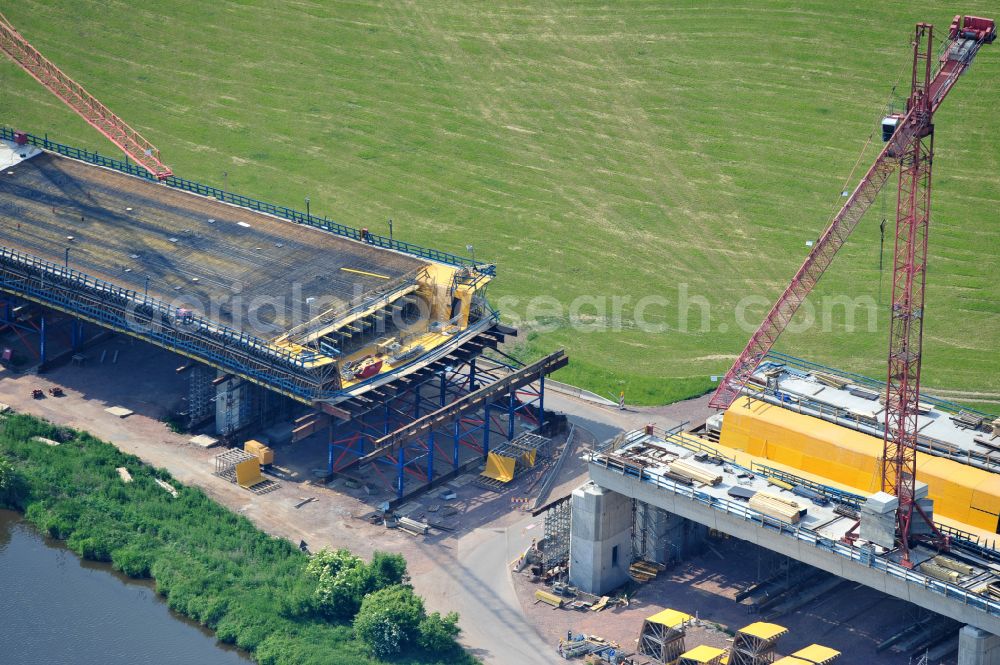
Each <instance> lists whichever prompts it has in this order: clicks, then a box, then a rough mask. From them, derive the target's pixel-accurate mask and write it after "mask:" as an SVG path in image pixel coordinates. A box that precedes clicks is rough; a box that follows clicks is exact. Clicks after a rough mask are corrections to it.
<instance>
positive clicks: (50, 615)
mask: <svg viewBox="0 0 1000 665" xmlns="http://www.w3.org/2000/svg"><path fill="white" fill-rule="evenodd" d="M0 627H2V628H0V634H2V636H3V638H2V640H0V664H3V665H6V664H8V663H9V664H11V665H14V664H15V663H16V664H17V665H63V664H65V665H138V664H145V663H149V664H150V665H247V663H251V662H252V661H251V660H250V659H249V658H248V657H246V656H245V655H243V654H242V653H241V652H239V651H237V650H235V649H232V648H225V647H222V646H220V645H218V643H217V642H216V640H215V638H214V637H213V636H212V634H211V633H210V632H208V631H206V630H205V629H204V628H202V627H201V626H199V625H197V624H195V623H193V622H190V621H187V620H185V619H183V618H181V617H179V616H177V615H176V614H174V613H173V612H171V611H170V609H169V608H168V607H167V606H166V604H165V603H164V601H163V599H162V598H160V597H159V596H158V595H157V594H156V591H155V590H154V589H153V585H152V583H150V582H148V581H136V580H131V579H129V578H127V577H124V576H122V575H119V574H118V573H116V572H114V571H113V570H112V569H111V567H110V566H108V565H105V564H94V563H90V562H87V561H81V560H80V559H79V558H78V557H77V556H76V555H75V554H74V553H73V552H70V551H69V550H67V549H65V548H64V547H61V546H60V545H58V544H57V543H55V542H53V541H52V540H50V539H47V538H43V537H42V536H41V535H39V533H38V532H37V531H35V530H34V528H33V527H31V526H30V525H29V524H27V523H26V522H24V521H23V520H22V519H21V517H20V516H19V515H18V514H17V513H12V512H10V511H6V510H0Z"/></svg>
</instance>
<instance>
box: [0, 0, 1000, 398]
mask: <svg viewBox="0 0 1000 665" xmlns="http://www.w3.org/2000/svg"><path fill="white" fill-rule="evenodd" d="M997 9H998V7H997V6H996V4H995V3H990V2H986V1H984V0H970V1H969V2H966V3H965V4H963V5H961V6H956V7H955V8H950V7H949V8H942V7H941V6H940V4H939V3H934V2H929V1H922V2H909V1H907V2H903V1H899V0H896V1H892V2H880V3H871V2H860V1H858V0H840V1H837V2H833V1H827V0H822V1H821V0H815V1H813V2H809V3H791V2H781V1H772V0H759V1H758V2H725V3H714V2H704V1H702V2H684V1H677V2H670V3H666V2H631V1H621V2H614V3H591V2H575V3H567V2H554V1H550V0H538V1H533V2H509V1H506V2H505V1H504V0H500V1H499V2H489V3H482V2H444V1H441V0H421V1H420V2H364V1H362V2H351V3H348V2H343V3H341V2H329V1H326V0H311V1H310V0H300V1H296V2H278V1H274V0H270V1H265V0H245V1H242V2H232V1H224V0H219V1H213V2H209V3H205V2H193V1H190V0H178V1H176V2H172V3H154V4H151V3H140V2H122V1H120V0H108V1H107V2H89V1H88V2H84V1H77V2H67V1H63V2H58V1H53V0H46V1H45V2H42V1H40V0H21V1H20V2H18V3H12V4H9V5H8V6H7V7H6V8H5V9H4V11H5V12H6V14H7V17H8V18H9V19H10V20H11V21H12V22H13V23H14V24H15V25H16V26H18V27H19V28H20V29H21V31H22V32H23V33H24V34H25V35H26V36H27V37H28V38H29V39H30V40H31V41H32V42H33V43H34V44H35V45H36V46H37V47H38V48H39V49H40V50H42V51H43V52H44V53H45V54H47V55H48V57H49V58H51V59H52V60H53V61H54V62H56V64H58V65H59V66H60V67H62V68H63V69H64V70H65V71H66V72H68V73H69V74H70V75H71V76H73V77H75V78H76V79H77V80H78V81H80V82H81V83H83V84H84V85H86V86H87V87H88V89H89V90H90V91H91V92H92V93H94V94H95V95H96V96H97V97H99V98H100V99H101V100H102V101H104V102H105V103H106V104H107V105H109V106H110V107H111V108H112V109H114V110H115V111H116V112H117V113H119V114H120V115H122V116H123V117H124V118H125V119H126V120H127V121H129V122H130V123H132V124H133V125H134V126H136V127H137V128H138V129H140V131H142V132H143V133H145V134H146V135H147V137H149V138H150V139H151V140H153V142H154V143H156V144H157V145H158V146H159V147H160V149H161V151H162V154H163V157H164V159H165V160H166V161H167V163H169V164H170V165H171V166H172V167H173V168H174V171H175V172H176V173H178V174H179V175H181V176H184V177H187V178H191V179H196V180H200V181H203V182H207V183H211V184H215V185H222V184H223V172H228V181H229V187H230V188H231V189H233V190H234V191H238V192H240V193H244V194H248V195H252V196H256V197H258V198H262V199H265V200H272V201H275V202H279V203H284V204H288V205H292V206H298V207H302V206H303V205H304V204H303V200H304V198H305V197H306V196H309V197H310V198H311V202H312V211H313V212H314V213H320V214H327V215H329V216H331V217H333V218H334V219H337V220H338V221H341V222H344V223H347V224H351V225H354V226H366V227H369V228H371V229H372V230H373V231H377V232H383V233H384V232H386V230H387V227H386V220H387V219H388V218H390V217H391V218H392V219H393V220H394V224H395V232H396V235H397V237H402V238H404V239H406V240H410V241H414V242H419V243H422V244H426V245H430V246H433V247H437V248H440V249H444V250H450V251H459V252H462V253H465V252H464V248H465V246H466V245H467V244H471V245H474V247H475V254H476V257H477V258H480V259H492V260H495V261H497V263H498V265H499V271H500V272H499V275H500V278H499V279H498V280H497V282H496V283H495V284H494V285H493V286H492V287H491V297H492V299H493V300H494V302H495V303H496V304H498V305H499V306H500V308H501V309H502V310H503V311H504V312H505V315H507V316H508V317H509V318H510V320H511V321H512V322H515V323H519V324H520V325H521V327H522V328H523V329H525V330H526V331H530V330H532V328H533V326H532V324H534V326H535V328H538V327H539V326H540V329H536V331H535V332H533V333H530V334H529V335H527V336H526V338H525V341H524V342H523V346H524V348H523V349H522V352H523V353H525V354H526V355H528V354H532V353H541V352H542V351H546V350H551V349H553V348H556V347H559V346H564V347H566V348H567V350H568V351H569V353H570V355H571V357H572V363H571V366H570V367H569V368H567V369H566V370H563V371H562V372H561V373H560V376H558V377H557V378H560V379H562V380H564V381H568V382H574V383H579V384H581V385H583V386H585V387H587V388H590V389H592V390H594V391H596V392H599V393H602V394H608V393H617V391H618V390H619V389H622V388H624V389H625V390H626V395H627V399H628V400H629V401H630V402H635V403H647V404H648V403H659V402H664V401H667V400H671V399H676V398H679V397H683V396H687V395H690V394H694V393H698V392H702V391H704V390H706V389H707V388H709V387H710V386H711V384H710V383H709V381H708V376H709V375H710V374H720V373H723V372H724V371H725V370H726V369H727V367H728V365H729V363H730V361H731V359H732V358H733V356H734V355H735V354H736V353H738V352H739V351H740V350H741V349H742V347H743V344H744V343H745V341H746V339H747V338H748V337H749V330H746V329H745V327H741V326H740V325H737V324H738V319H737V316H736V314H737V312H736V311H735V308H736V306H737V305H738V304H739V303H740V302H741V300H742V301H743V302H744V304H746V301H745V300H743V299H745V298H747V297H755V298H757V300H756V301H754V302H751V303H750V305H751V306H750V307H745V308H743V310H742V315H743V319H745V320H746V322H748V323H749V324H752V325H755V324H756V323H758V322H759V320H760V319H761V318H762V317H763V315H764V312H765V311H766V307H767V305H765V304H764V303H765V302H767V301H771V300H772V299H773V298H774V297H776V296H777V294H778V293H779V292H780V291H781V289H782V288H783V287H784V286H785V284H786V283H787V281H788V280H789V279H790V278H791V276H792V275H793V274H794V272H795V270H796V269H797V267H798V265H799V264H800V262H801V261H802V259H803V258H804V256H805V253H806V251H807V248H806V246H805V241H806V240H809V239H815V238H816V237H818V236H819V234H820V232H821V231H822V229H823V227H824V226H825V224H826V222H827V220H828V219H829V216H830V215H831V213H832V212H833V211H834V209H835V207H836V206H837V205H838V204H839V202H840V201H841V198H840V192H841V189H842V187H843V183H844V179H845V177H846V176H847V174H848V173H849V172H850V171H851V168H852V166H853V165H854V163H855V161H856V159H857V158H858V155H859V152H860V150H861V147H862V145H863V144H864V141H865V139H866V138H867V137H868V135H869V132H870V131H871V130H872V128H873V126H874V124H875V122H876V121H877V119H878V117H879V113H880V110H881V109H882V108H883V106H884V104H885V103H886V101H887V100H888V98H889V93H890V90H891V88H892V86H893V84H894V83H895V82H897V80H898V81H899V82H900V84H901V90H902V89H903V88H906V87H908V81H907V80H904V79H901V78H899V77H900V76H901V75H903V74H905V71H906V68H907V66H908V61H909V59H910V57H911V56H910V50H909V40H910V37H911V33H912V30H913V24H914V23H915V22H916V21H918V20H925V21H930V22H933V23H934V24H935V25H937V26H938V27H939V28H940V29H941V33H942V34H943V32H944V30H945V29H946V27H947V24H948V23H949V22H950V20H951V18H952V13H953V11H959V10H961V11H965V12H968V13H973V14H984V15H989V14H990V12H991V11H994V12H995V11H996V10H997ZM997 18H1000V16H998V17H997ZM0 83H2V89H3V94H2V95H0V122H2V123H3V124H7V125H11V126H15V127H18V128H24V129H27V130H29V131H32V132H34V133H38V134H41V133H44V132H48V133H49V135H50V137H51V138H56V139H59V140H61V141H63V142H66V143H71V144H75V145H81V146H85V147H90V148H97V149H99V150H101V151H102V152H106V153H108V154H112V153H113V152H114V148H113V146H110V144H107V143H106V142H104V141H103V139H102V138H101V137H100V136H99V135H97V134H96V133H95V132H94V131H93V130H91V129H90V128H89V127H87V126H86V125H85V124H84V123H83V122H82V121H80V120H78V119H77V118H76V117H75V116H73V115H72V114H71V112H70V111H68V110H67V109H65V108H64V107H62V106H61V103H60V102H59V101H58V100H56V99H55V98H53V97H50V96H49V94H48V93H47V92H45V91H44V90H43V89H42V88H41V87H40V86H39V85H38V84H37V83H35V82H34V81H32V80H31V79H30V78H29V77H28V76H27V75H24V74H22V73H21V72H20V71H19V70H17V69H16V68H15V67H14V66H13V65H12V64H10V63H6V62H4V63H0ZM998 108H1000V44H997V45H994V46H992V47H986V48H984V49H983V51H982V52H981V54H980V55H979V57H978V60H977V62H976V64H975V65H974V67H973V68H972V70H971V71H970V72H969V73H968V74H967V76H966V77H965V78H964V79H963V80H962V81H961V82H960V83H958V85H957V86H956V88H955V90H954V91H953V92H952V94H951V97H950V98H949V99H948V100H947V101H946V102H945V104H944V105H943V106H942V110H941V111H940V112H939V113H938V116H937V132H936V157H937V158H936V160H935V161H936V164H935V174H936V177H935V183H934V223H933V231H932V236H931V254H932V258H931V260H932V265H931V269H930V272H929V278H928V282H929V285H928V304H927V310H926V311H927V323H926V330H925V337H924V348H925V352H926V353H925V361H924V367H925V378H924V384H925V385H926V386H929V387H939V388H944V389H951V390H968V391H981V392H983V393H987V394H996V393H997V392H1000V355H998V354H997V348H998V347H1000V326H998V322H1000V316H998V315H1000V285H998V281H997V279H996V274H997V272H998V268H1000V260H998V258H997V256H998V254H1000V156H998V155H1000V113H998V111H997V109H998ZM874 154H875V153H874V150H872V149H869V151H868V153H867V155H866V156H865V157H864V159H863V162H862V164H863V166H862V167H861V169H860V170H859V174H860V173H861V172H863V170H864V168H866V167H867V165H868V163H870V161H871V160H872V158H873V157H874ZM853 186H854V183H852V184H851V185H850V188H853ZM892 190H893V191H891V192H890V193H889V195H888V196H887V197H886V200H885V206H886V209H887V210H888V212H889V215H890V217H891V216H892V213H893V211H894V199H895V195H894V187H893V188H892ZM882 205H883V204H882V203H881V202H879V203H877V204H876V206H875V208H874V209H873V210H872V211H871V212H870V213H869V215H868V216H867V217H866V219H865V221H863V222H862V225H861V226H860V227H859V228H858V230H857V231H856V233H855V236H854V238H852V242H851V244H850V246H849V247H847V248H845V249H844V251H843V252H842V253H841V255H840V256H839V257H838V259H837V261H836V262H835V263H834V266H833V268H832V269H831V271H829V272H828V274H827V275H826V276H825V278H824V281H823V283H822V284H821V285H820V287H819V289H818V290H817V292H816V293H815V294H814V297H813V301H814V303H815V305H816V309H817V313H818V314H817V318H818V319H819V320H820V322H821V320H822V318H823V317H822V316H821V315H822V311H823V303H824V300H823V299H824V297H826V298H833V297H838V296H846V297H848V298H852V299H853V298H857V297H868V298H869V299H871V300H873V301H874V302H875V303H878V301H879V300H881V307H878V308H877V310H876V311H877V312H878V321H877V325H875V330H874V331H873V332H870V331H869V330H868V326H867V325H866V317H864V316H862V317H861V318H860V319H859V321H858V323H859V325H860V327H861V331H857V332H854V333H846V332H845V331H844V329H843V328H844V317H843V315H842V308H834V310H833V312H834V314H833V316H832V318H830V319H829V325H828V326H823V325H821V323H817V324H816V325H813V326H806V325H803V326H801V327H802V328H804V330H803V331H802V332H799V333H797V334H786V335H785V336H784V337H783V339H782V341H781V343H780V344H779V349H780V350H782V351H785V352H788V353H792V354H794V355H799V356H803V357H808V358H811V359H813V360H817V361H819V362H824V363H828V364H832V365H836V366H839V367H842V368H845V369H850V370H854V371H861V372H865V373H869V374H871V375H874V376H881V375H882V373H883V371H884V370H883V367H884V363H885V355H886V328H887V326H886V320H887V317H886V314H887V301H888V298H889V291H888V282H889V280H888V278H886V279H885V280H884V282H883V286H882V293H881V294H880V293H879V272H878V260H879V256H878V247H879V243H878V238H879V232H878V225H879V219H880V217H881V210H882ZM891 225H892V221H891V220H890V223H889V226H890V232H891ZM886 261H887V263H891V256H889V254H888V250H887V255H886ZM683 294H686V296H685V297H686V298H687V301H688V302H689V303H690V304H691V306H690V307H688V308H687V309H686V315H687V320H688V325H687V326H682V325H681V323H682V320H683V318H684V314H685V308H683V307H681V306H679V305H678V302H679V301H680V300H681V299H682V295H683ZM538 296H551V297H553V298H555V299H556V301H557V304H559V305H560V306H559V307H553V306H552V305H553V303H552V302H549V303H548V304H541V305H539V304H536V306H535V307H534V308H533V309H532V310H531V311H528V309H527V307H526V303H527V302H528V301H529V300H530V299H532V298H535V297H538ZM580 296H589V297H592V298H594V299H600V298H606V299H607V300H608V307H607V312H606V313H603V314H602V312H601V311H600V310H599V309H598V308H596V307H595V306H594V303H595V302H597V303H598V304H599V302H600V300H596V301H593V300H592V301H591V303H590V304H589V305H588V304H587V303H586V302H584V303H583V304H584V305H585V306H583V307H578V308H576V309H574V310H573V311H572V312H571V311H570V304H571V303H572V302H573V301H574V299H576V298H578V297H580ZM649 296H655V297H659V298H663V299H666V300H667V301H669V302H668V303H663V302H662V301H654V302H653V306H650V307H648V308H647V309H646V310H645V315H646V319H647V320H648V321H650V322H651V323H654V324H656V323H661V324H662V323H665V324H667V325H668V326H669V330H667V331H666V332H654V331H649V330H642V329H639V328H637V327H636V326H634V325H633V324H632V323H631V321H632V320H633V318H634V317H633V314H634V311H633V310H634V307H633V306H634V304H635V303H636V302H637V301H639V300H640V299H641V298H644V297H649ZM612 297H618V298H630V299H631V300H630V302H625V303H624V304H623V305H622V306H621V308H620V309H621V311H622V319H623V323H622V325H621V326H620V327H621V329H620V330H614V329H604V330H596V331H590V332H583V331H580V330H577V329H575V328H578V327H579V326H574V325H573V321H574V320H575V321H577V322H580V323H584V324H587V325H588V327H590V328H601V327H602V326H604V325H605V324H606V323H608V321H609V319H612V321H611V326H610V328H614V327H615V326H614V322H613V319H614V317H613V316H611V313H612V312H611V310H612V309H613V308H612V305H611V298H612ZM698 298H702V299H704V300H699V299H698ZM702 304H707V308H708V309H707V320H706V321H703V320H702V318H703V317H702V311H703V309H704V308H703V307H702ZM571 313H572V314H574V315H575V319H574V318H573V317H572V316H571ZM526 320H527V323H526V322H525V321H526ZM703 324H706V325H703ZM607 327H608V326H605V328H607ZM986 397H987V398H988V397H989V395H986ZM965 401H969V402H970V403H971V400H965ZM983 406H985V407H987V408H995V407H994V406H992V405H990V404H986V403H984V404H983Z"/></svg>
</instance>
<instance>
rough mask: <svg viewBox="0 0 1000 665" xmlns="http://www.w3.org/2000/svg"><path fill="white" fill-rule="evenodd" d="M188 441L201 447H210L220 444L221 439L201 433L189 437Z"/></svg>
mask: <svg viewBox="0 0 1000 665" xmlns="http://www.w3.org/2000/svg"><path fill="white" fill-rule="evenodd" d="M188 443H190V444H191V445H194V446H198V447H199V448H204V449H206V450H207V449H209V448H214V447H215V446H217V445H219V440H218V439H216V438H215V437H212V436H209V435H207V434H199V435H198V436H193V437H191V438H190V439H188Z"/></svg>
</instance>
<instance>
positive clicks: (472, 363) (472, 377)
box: [469, 357, 476, 390]
mask: <svg viewBox="0 0 1000 665" xmlns="http://www.w3.org/2000/svg"><path fill="white" fill-rule="evenodd" d="M475 389H476V359H475V357H473V358H471V359H470V360H469V390H475Z"/></svg>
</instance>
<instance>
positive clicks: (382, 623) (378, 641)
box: [354, 584, 424, 658]
mask: <svg viewBox="0 0 1000 665" xmlns="http://www.w3.org/2000/svg"><path fill="white" fill-rule="evenodd" d="M423 618H424V601H422V600H421V599H420V597H419V596H417V595H416V594H414V593H413V589H412V588H411V587H408V586H404V585H402V584H397V585H394V586H391V587H386V588H384V589H379V590H378V591H375V592H373V593H370V594H368V595H367V596H365V599H364V601H362V603H361V609H360V610H359V611H358V615H357V616H356V617H354V632H355V633H356V634H357V636H358V638H360V639H361V641H362V642H364V643H365V644H367V645H368V648H369V649H371V650H372V653H373V654H374V655H375V656H377V657H378V658H391V657H393V656H396V655H398V654H400V653H402V652H403V651H404V650H405V649H406V648H407V647H408V646H410V645H411V644H412V643H414V642H415V641H416V638H417V636H418V634H419V629H420V622H421V621H422V620H423Z"/></svg>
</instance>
